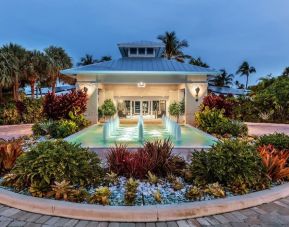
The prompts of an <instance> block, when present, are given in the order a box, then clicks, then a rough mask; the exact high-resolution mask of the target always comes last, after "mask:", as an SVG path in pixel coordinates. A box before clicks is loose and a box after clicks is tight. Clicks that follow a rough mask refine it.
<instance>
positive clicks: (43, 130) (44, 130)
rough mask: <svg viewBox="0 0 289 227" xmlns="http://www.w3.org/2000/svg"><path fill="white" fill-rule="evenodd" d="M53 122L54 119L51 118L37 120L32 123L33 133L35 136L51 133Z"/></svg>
mask: <svg viewBox="0 0 289 227" xmlns="http://www.w3.org/2000/svg"><path fill="white" fill-rule="evenodd" d="M52 124H53V121H50V120H44V121H40V122H36V123H35V124H33V125H32V131H33V135H35V136H45V135H48V134H49V129H50V127H51V125H52Z"/></svg>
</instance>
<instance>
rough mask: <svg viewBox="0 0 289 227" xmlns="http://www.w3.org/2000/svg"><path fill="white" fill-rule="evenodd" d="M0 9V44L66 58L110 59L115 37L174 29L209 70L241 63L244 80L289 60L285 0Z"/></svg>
mask: <svg viewBox="0 0 289 227" xmlns="http://www.w3.org/2000/svg"><path fill="white" fill-rule="evenodd" d="M0 9H1V10H0V25H1V26H0V28H1V29H0V45H2V44H5V43H8V42H16V43H19V44H22V45H23V46H25V47H27V48H28V49H35V48H36V49H43V48H45V47H47V46H49V45H51V44H53V45H58V46H62V47H64V48H65V49H66V50H67V52H68V53H69V54H70V55H71V56H72V58H73V60H74V63H76V62H77V61H78V60H79V58H80V57H81V56H83V55H84V54H85V53H89V54H93V55H94V56H95V57H96V58H99V57H101V56H102V55H111V56H112V57H113V58H118V57H120V55H119V52H118V50H117V47H116V43H118V42H126V41H136V40H155V39H156V36H157V35H159V34H162V33H164V32H165V31H176V33H177V35H178V37H179V38H181V39H186V40H187V41H188V42H189V44H190V47H189V48H187V49H185V52H186V53H187V54H190V55H192V56H194V57H199V56H200V57H201V58H202V59H203V60H204V61H205V62H207V63H208V64H209V65H210V66H211V67H213V68H216V69H220V68H225V69H227V71H229V72H231V73H234V72H235V71H236V69H237V67H238V66H239V65H240V64H241V63H242V61H243V60H247V61H249V63H250V64H252V65H253V66H255V67H256V69H257V73H256V75H255V76H254V77H252V78H251V80H250V82H251V84H252V83H255V82H256V81H257V78H258V77H260V76H264V75H266V74H268V73H273V74H275V75H278V74H280V73H281V72H282V71H283V69H284V68H285V67H286V66H289V1H288V0H233V1H232V0H81V1H80V0H25V1H23V0H0ZM235 78H236V79H238V80H239V79H240V78H239V76H236V77H235ZM241 80H242V79H241Z"/></svg>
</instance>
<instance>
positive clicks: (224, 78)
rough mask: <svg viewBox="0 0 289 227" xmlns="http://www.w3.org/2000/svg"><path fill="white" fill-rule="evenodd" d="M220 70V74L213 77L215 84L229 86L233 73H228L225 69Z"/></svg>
mask: <svg viewBox="0 0 289 227" xmlns="http://www.w3.org/2000/svg"><path fill="white" fill-rule="evenodd" d="M220 72H221V74H219V75H217V76H216V77H215V78H214V79H213V82H214V84H215V86H218V87H229V86H230V85H232V82H233V78H234V75H233V74H228V73H227V71H226V70H225V69H221V70H220Z"/></svg>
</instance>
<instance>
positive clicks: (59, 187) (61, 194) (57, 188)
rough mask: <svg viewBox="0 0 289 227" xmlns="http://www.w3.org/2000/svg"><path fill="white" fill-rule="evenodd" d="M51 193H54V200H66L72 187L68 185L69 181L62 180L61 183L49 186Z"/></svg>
mask: <svg viewBox="0 0 289 227" xmlns="http://www.w3.org/2000/svg"><path fill="white" fill-rule="evenodd" d="M51 188H52V191H53V192H54V195H55V199H64V200H68V197H69V194H70V193H71V192H72V190H73V187H72V186H71V185H70V182H69V181H66V180H63V181H61V182H57V181H55V182H54V185H52V186H51Z"/></svg>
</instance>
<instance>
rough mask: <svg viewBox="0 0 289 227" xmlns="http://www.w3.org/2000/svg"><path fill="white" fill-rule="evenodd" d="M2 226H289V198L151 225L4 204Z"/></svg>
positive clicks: (0, 206) (1, 218) (0, 222)
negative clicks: (80, 217)
mask: <svg viewBox="0 0 289 227" xmlns="http://www.w3.org/2000/svg"><path fill="white" fill-rule="evenodd" d="M0 226H1V227H4V226H32V227H33V226H69V227H72V226H75V227H92V226H97V227H192V226H289V197H287V198H285V199H281V200H278V201H275V202H272V203H268V204H263V205H260V206H257V207H253V208H249V209H244V210H240V211H234V212H230V213H224V214H219V215H213V216H207V217H202V218H195V219H188V220H181V221H170V222H150V223H118V222H95V221H85V220H77V219H69V218H61V217H54V216H47V215H41V214H36V213H30V212H26V211H22V210H19V209H15V208H11V207H7V206H3V205H0Z"/></svg>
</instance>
